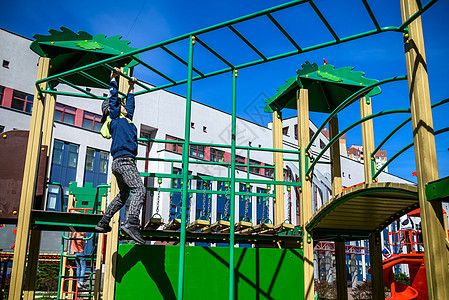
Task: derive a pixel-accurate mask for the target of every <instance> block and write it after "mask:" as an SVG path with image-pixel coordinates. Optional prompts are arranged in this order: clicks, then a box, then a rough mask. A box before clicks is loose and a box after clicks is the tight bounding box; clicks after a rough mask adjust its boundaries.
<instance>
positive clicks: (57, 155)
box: [53, 140, 64, 165]
mask: <svg viewBox="0 0 449 300" xmlns="http://www.w3.org/2000/svg"><path fill="white" fill-rule="evenodd" d="M63 151H64V142H61V141H58V140H55V144H54V145H53V164H54V165H61V164H62V154H63Z"/></svg>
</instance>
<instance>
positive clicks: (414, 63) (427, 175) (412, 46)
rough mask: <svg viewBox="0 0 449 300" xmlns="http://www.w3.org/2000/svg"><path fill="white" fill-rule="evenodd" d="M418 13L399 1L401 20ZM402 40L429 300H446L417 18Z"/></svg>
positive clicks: (448, 290)
mask: <svg viewBox="0 0 449 300" xmlns="http://www.w3.org/2000/svg"><path fill="white" fill-rule="evenodd" d="M417 11H418V6H417V3H416V1H415V0H401V14H402V20H403V21H405V20H407V19H408V18H409V17H411V16H412V15H413V14H414V13H415V12H417ZM408 30H409V33H408V36H407V35H406V36H405V37H404V42H405V59H406V66H407V75H408V86H409V96H410V109H411V117H412V128H413V141H414V144H415V160H416V172H417V174H418V175H417V178H418V195H419V204H420V208H421V224H422V232H423V246H424V251H425V263H426V277H427V287H428V294H429V299H435V300H436V299H449V285H448V284H447V283H448V282H449V272H448V268H447V252H446V245H445V239H446V238H447V232H445V231H444V225H443V224H444V221H443V213H442V207H441V203H437V202H432V203H430V202H428V201H427V199H426V193H425V185H426V184H427V183H428V182H430V181H434V180H437V179H438V164H437V156H436V149H435V137H434V130H433V119H432V110H431V106H430V92H429V81H428V77H427V64H426V54H425V49H424V37H423V32H422V23H421V17H418V18H416V19H415V20H414V21H413V22H412V23H410V25H409V26H408Z"/></svg>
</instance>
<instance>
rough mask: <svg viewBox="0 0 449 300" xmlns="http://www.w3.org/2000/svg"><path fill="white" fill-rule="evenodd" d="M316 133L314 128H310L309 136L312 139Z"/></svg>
mask: <svg viewBox="0 0 449 300" xmlns="http://www.w3.org/2000/svg"><path fill="white" fill-rule="evenodd" d="M314 134H315V132H313V130H312V129H310V128H309V138H310V140H311V139H312V137H313V135H314Z"/></svg>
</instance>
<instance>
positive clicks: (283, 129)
mask: <svg viewBox="0 0 449 300" xmlns="http://www.w3.org/2000/svg"><path fill="white" fill-rule="evenodd" d="M282 134H283V135H288V126H287V127H284V128H282Z"/></svg>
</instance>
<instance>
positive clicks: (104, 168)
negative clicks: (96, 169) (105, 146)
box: [100, 151, 109, 174]
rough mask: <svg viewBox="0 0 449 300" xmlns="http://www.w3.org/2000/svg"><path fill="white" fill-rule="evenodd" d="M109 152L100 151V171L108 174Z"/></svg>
mask: <svg viewBox="0 0 449 300" xmlns="http://www.w3.org/2000/svg"><path fill="white" fill-rule="evenodd" d="M108 162H109V152H107V151H100V172H101V173H103V174H106V173H107V172H108Z"/></svg>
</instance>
